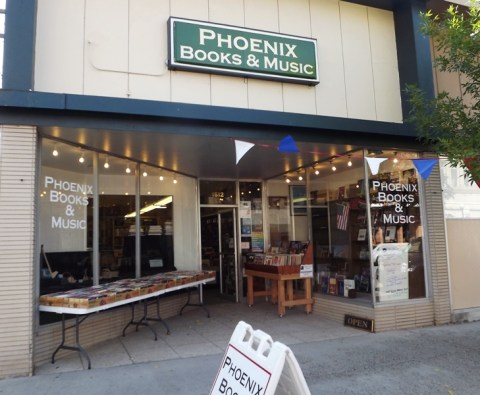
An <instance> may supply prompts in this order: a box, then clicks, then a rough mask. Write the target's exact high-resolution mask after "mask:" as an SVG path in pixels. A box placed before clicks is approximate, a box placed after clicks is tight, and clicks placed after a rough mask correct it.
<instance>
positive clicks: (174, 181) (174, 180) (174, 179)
mask: <svg viewBox="0 0 480 395" xmlns="http://www.w3.org/2000/svg"><path fill="white" fill-rule="evenodd" d="M177 182H178V181H177V176H176V175H174V176H173V183H174V184H176V183H177Z"/></svg>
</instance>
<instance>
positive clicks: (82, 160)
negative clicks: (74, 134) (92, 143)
mask: <svg viewBox="0 0 480 395" xmlns="http://www.w3.org/2000/svg"><path fill="white" fill-rule="evenodd" d="M78 161H79V162H80V163H84V162H85V156H84V155H83V152H82V155H80V158H78Z"/></svg>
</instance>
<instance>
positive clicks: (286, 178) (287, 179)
mask: <svg viewBox="0 0 480 395" xmlns="http://www.w3.org/2000/svg"><path fill="white" fill-rule="evenodd" d="M285 182H286V183H287V184H290V182H291V181H290V178H288V176H285Z"/></svg>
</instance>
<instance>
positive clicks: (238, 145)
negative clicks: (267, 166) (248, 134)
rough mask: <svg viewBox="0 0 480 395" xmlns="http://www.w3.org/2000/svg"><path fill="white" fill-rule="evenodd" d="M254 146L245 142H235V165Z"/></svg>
mask: <svg viewBox="0 0 480 395" xmlns="http://www.w3.org/2000/svg"><path fill="white" fill-rule="evenodd" d="M254 145H255V144H252V143H247V142H246V141H239V140H235V153H236V154H237V163H236V164H237V165H238V162H239V161H240V159H242V158H243V155H245V154H246V153H247V152H248V150H249V149H250V148H252V147H253V146H254Z"/></svg>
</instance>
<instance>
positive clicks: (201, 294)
mask: <svg viewBox="0 0 480 395" xmlns="http://www.w3.org/2000/svg"><path fill="white" fill-rule="evenodd" d="M191 292H192V287H190V288H188V296H187V301H186V302H185V304H184V305H183V307H182V308H181V309H180V315H182V313H183V309H184V308H185V307H187V306H196V307H201V308H202V309H203V310H205V312H206V313H207V318H210V312H209V311H208V309H207V308H206V307H205V306H204V304H203V288H202V284H199V285H198V298H199V302H200V303H191V302H190V295H191Z"/></svg>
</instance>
